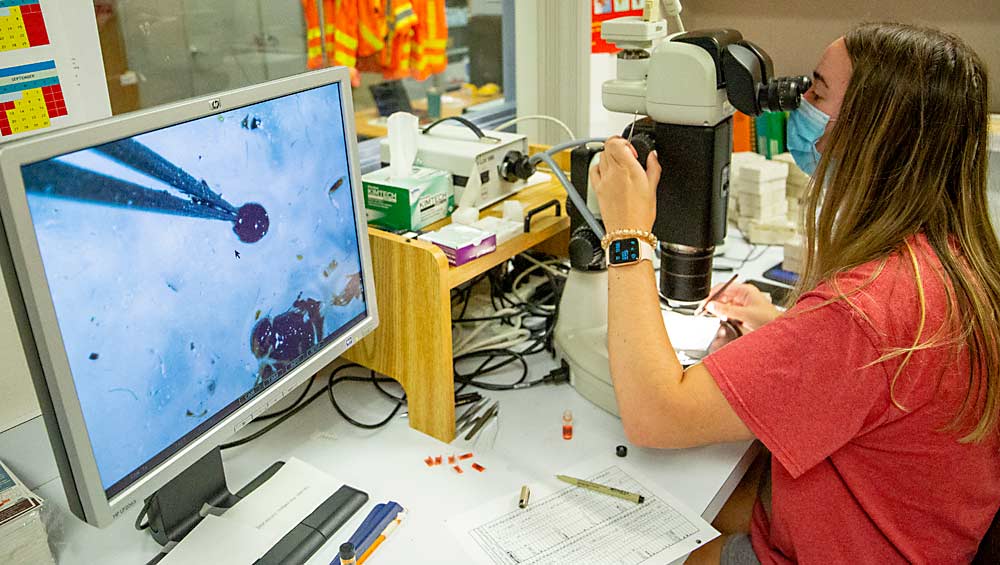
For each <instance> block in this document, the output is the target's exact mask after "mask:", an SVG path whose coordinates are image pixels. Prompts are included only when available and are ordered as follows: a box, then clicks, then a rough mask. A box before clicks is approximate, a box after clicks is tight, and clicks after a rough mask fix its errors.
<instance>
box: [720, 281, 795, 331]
mask: <svg viewBox="0 0 1000 565" xmlns="http://www.w3.org/2000/svg"><path fill="white" fill-rule="evenodd" d="M719 286H720V285H716V286H715V288H713V289H712V293H713V294H714V293H715V292H716V290H717V289H718V288H719ZM705 310H706V311H707V312H709V313H711V314H714V315H716V316H718V317H719V318H721V319H723V320H733V321H736V320H738V321H740V322H742V323H743V327H744V328H745V329H746V330H747V331H753V330H756V329H757V328H759V327H761V326H763V325H764V324H766V323H768V322H770V321H771V320H773V319H775V318H777V317H778V316H780V315H781V312H780V311H779V310H778V309H777V308H775V306H774V304H771V295H770V294H765V293H763V292H761V291H760V289H758V288H757V287H755V286H753V285H749V284H734V285H730V287H729V288H727V289H726V291H725V292H723V293H722V295H720V296H718V297H716V299H715V300H713V301H712V302H709V303H708V304H707V305H706V306H705Z"/></svg>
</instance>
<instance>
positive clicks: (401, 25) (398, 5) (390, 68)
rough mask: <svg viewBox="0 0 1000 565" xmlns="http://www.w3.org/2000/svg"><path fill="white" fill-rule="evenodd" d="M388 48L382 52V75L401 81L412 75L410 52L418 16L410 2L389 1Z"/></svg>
mask: <svg viewBox="0 0 1000 565" xmlns="http://www.w3.org/2000/svg"><path fill="white" fill-rule="evenodd" d="M386 14H387V18H386V20H387V21H386V29H387V33H386V38H387V44H386V48H385V49H383V50H382V75H383V76H384V77H385V78H387V79H401V78H405V77H407V76H409V75H410V51H411V49H412V41H413V34H414V30H415V28H416V26H417V15H416V14H415V13H414V12H413V4H411V3H410V0H389V3H388V7H387V9H386Z"/></svg>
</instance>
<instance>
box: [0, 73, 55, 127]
mask: <svg viewBox="0 0 1000 565" xmlns="http://www.w3.org/2000/svg"><path fill="white" fill-rule="evenodd" d="M68 114H69V112H68V111H67V109H66V98H65V96H64V95H63V90H62V86H60V84H59V75H58V74H57V73H56V64H55V62H54V61H45V62H43V63H35V64H32V65H22V66H19V67H9V68H6V69H0V136H8V135H14V134H16V133H23V132H26V131H34V130H39V129H45V128H48V127H49V126H50V125H52V122H51V120H52V119H53V118H58V117H61V116H66V115H68Z"/></svg>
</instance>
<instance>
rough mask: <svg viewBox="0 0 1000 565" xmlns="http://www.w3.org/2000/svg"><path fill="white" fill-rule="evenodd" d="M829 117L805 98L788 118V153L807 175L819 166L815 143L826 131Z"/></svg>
mask: <svg viewBox="0 0 1000 565" xmlns="http://www.w3.org/2000/svg"><path fill="white" fill-rule="evenodd" d="M828 123H830V116H828V115H826V114H825V113H823V111H822V110H820V109H819V108H817V107H815V106H813V105H812V104H810V103H809V101H808V100H806V99H805V98H803V99H802V102H801V104H799V107H798V109H797V110H795V111H793V112H792V113H791V115H790V116H789V117H788V140H787V145H788V152H789V153H791V154H792V158H794V159H795V164H796V165H798V166H799V168H800V169H802V170H803V171H805V172H806V174H808V175H812V174H813V172H815V171H816V165H817V164H819V150H818V149H816V142H817V141H819V138H820V137H822V136H823V132H824V131H826V125H827V124H828Z"/></svg>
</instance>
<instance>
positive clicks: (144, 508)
mask: <svg viewBox="0 0 1000 565" xmlns="http://www.w3.org/2000/svg"><path fill="white" fill-rule="evenodd" d="M152 503H153V497H152V496H150V497H149V498H147V499H146V502H144V503H143V505H142V509H141V510H139V515H138V516H136V517H135V529H137V530H139V531H140V532H141V531H143V530H148V529H149V520H146V523H145V524H143V523H142V519H143V518H145V517H146V515H147V514H148V513H149V506H150V505H151V504H152Z"/></svg>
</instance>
